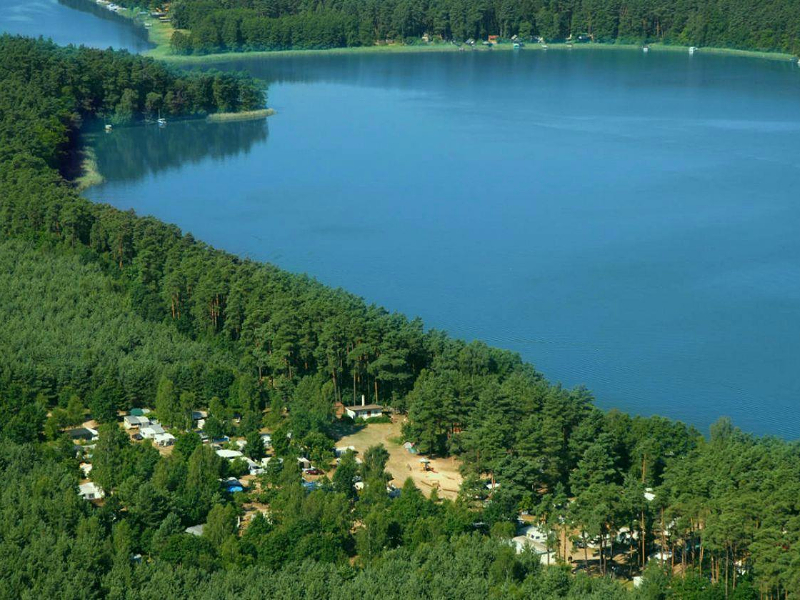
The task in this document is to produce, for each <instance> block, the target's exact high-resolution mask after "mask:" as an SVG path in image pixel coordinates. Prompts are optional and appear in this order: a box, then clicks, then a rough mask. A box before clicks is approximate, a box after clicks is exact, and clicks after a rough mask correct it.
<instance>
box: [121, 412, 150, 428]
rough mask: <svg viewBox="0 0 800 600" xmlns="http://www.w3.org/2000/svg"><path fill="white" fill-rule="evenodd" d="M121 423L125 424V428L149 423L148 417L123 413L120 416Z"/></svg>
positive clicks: (138, 426)
mask: <svg viewBox="0 0 800 600" xmlns="http://www.w3.org/2000/svg"><path fill="white" fill-rule="evenodd" d="M122 423H123V424H124V425H125V429H138V428H140V427H143V426H147V425H149V424H150V419H148V418H147V417H138V416H135V415H125V416H124V417H122Z"/></svg>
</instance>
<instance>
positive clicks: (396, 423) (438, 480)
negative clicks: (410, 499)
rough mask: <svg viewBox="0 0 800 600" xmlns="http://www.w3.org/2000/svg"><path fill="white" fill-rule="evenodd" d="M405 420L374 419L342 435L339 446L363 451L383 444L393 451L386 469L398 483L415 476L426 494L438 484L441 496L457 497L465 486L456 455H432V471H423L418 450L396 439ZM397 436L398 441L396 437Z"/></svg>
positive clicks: (414, 479)
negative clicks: (463, 485)
mask: <svg viewBox="0 0 800 600" xmlns="http://www.w3.org/2000/svg"><path fill="white" fill-rule="evenodd" d="M401 429H402V422H401V419H400V418H397V417H395V418H394V420H393V421H392V423H373V424H370V425H367V426H366V427H364V428H363V429H362V430H361V431H359V432H357V433H354V434H353V435H348V436H345V437H343V438H341V439H340V440H339V441H338V442H336V446H337V447H341V446H353V447H355V449H356V450H357V451H358V453H359V455H363V454H364V451H365V450H366V449H367V448H369V447H370V446H375V445H377V444H383V445H384V446H385V447H386V450H388V451H389V463H388V464H387V465H386V471H387V472H388V473H389V474H391V475H392V480H391V482H392V483H393V484H394V485H396V486H397V487H402V485H403V483H404V482H405V480H406V479H408V478H409V477H411V479H412V480H413V481H414V483H415V484H416V486H417V487H418V488H419V489H420V490H422V492H423V493H424V494H425V495H426V496H430V493H431V491H432V490H433V489H434V488H436V489H438V491H439V497H440V498H449V499H451V500H452V499H455V497H456V496H457V495H458V490H459V489H460V487H461V480H462V478H461V474H460V473H459V472H458V467H459V463H458V460H457V459H455V458H432V459H430V460H431V462H430V469H431V470H430V471H423V470H422V464H421V463H420V462H419V459H420V458H422V457H421V456H420V455H418V454H411V453H410V452H408V451H407V450H406V449H405V448H403V446H402V443H400V444H398V443H397V441H396V440H399V439H401V438H402V433H401ZM392 440H395V441H392Z"/></svg>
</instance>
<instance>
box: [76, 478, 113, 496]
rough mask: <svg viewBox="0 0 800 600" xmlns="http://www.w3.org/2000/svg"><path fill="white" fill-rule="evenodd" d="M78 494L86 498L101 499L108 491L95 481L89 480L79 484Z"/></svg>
mask: <svg viewBox="0 0 800 600" xmlns="http://www.w3.org/2000/svg"><path fill="white" fill-rule="evenodd" d="M78 495H79V496H80V497H81V498H83V499H84V500H100V499H101V498H105V495H106V493H105V492H104V491H103V488H101V487H100V486H99V485H97V484H96V483H95V482H94V481H87V482H86V483H82V484H80V485H79V486H78Z"/></svg>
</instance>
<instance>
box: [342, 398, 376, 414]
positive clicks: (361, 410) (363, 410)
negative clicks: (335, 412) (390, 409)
mask: <svg viewBox="0 0 800 600" xmlns="http://www.w3.org/2000/svg"><path fill="white" fill-rule="evenodd" d="M344 411H345V413H346V414H347V416H348V417H350V418H351V419H372V418H374V417H381V416H383V406H381V405H380V404H367V401H366V399H365V398H364V396H361V405H360V406H347V407H345V409H344Z"/></svg>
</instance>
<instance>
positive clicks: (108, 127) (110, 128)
mask: <svg viewBox="0 0 800 600" xmlns="http://www.w3.org/2000/svg"><path fill="white" fill-rule="evenodd" d="M112 129H113V127H111V125H106V133H111V130H112Z"/></svg>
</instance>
